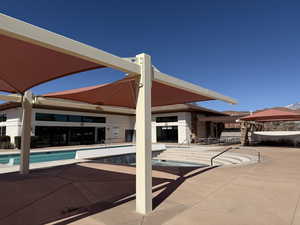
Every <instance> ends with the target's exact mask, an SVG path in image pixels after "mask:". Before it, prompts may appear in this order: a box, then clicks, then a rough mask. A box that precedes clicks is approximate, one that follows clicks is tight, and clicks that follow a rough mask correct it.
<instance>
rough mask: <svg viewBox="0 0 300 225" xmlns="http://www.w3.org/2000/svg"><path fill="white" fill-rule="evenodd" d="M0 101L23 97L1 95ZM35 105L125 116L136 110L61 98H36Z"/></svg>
mask: <svg viewBox="0 0 300 225" xmlns="http://www.w3.org/2000/svg"><path fill="white" fill-rule="evenodd" d="M0 100H2V101H10V102H19V103H21V102H22V96H21V95H17V94H12V95H1V94H0ZM34 104H35V105H41V106H56V107H69V108H74V109H85V110H97V111H99V112H102V111H103V112H112V113H125V114H135V109H130V108H126V107H117V106H106V105H93V104H88V103H83V102H77V101H71V100H66V99H60V98H48V97H41V96H36V97H35V98H34Z"/></svg>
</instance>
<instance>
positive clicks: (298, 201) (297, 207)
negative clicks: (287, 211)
mask: <svg viewBox="0 0 300 225" xmlns="http://www.w3.org/2000/svg"><path fill="white" fill-rule="evenodd" d="M299 203H300V194H299V197H298V200H297V203H296V207H295V210H294V213H293V217H292V220H291V225H295V224H294V222H295V217H296V213H297V210H298V209H299V210H300V208H299Z"/></svg>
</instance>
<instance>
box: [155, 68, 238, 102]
mask: <svg viewBox="0 0 300 225" xmlns="http://www.w3.org/2000/svg"><path fill="white" fill-rule="evenodd" d="M153 76H154V77H153V79H154V80H155V81H157V82H160V83H163V84H167V85H170V86H172V87H175V88H179V89H183V90H186V91H189V92H192V93H195V94H199V95H203V96H206V97H209V98H212V99H216V100H221V101H224V102H228V103H231V104H237V101H236V100H235V99H233V98H230V97H227V96H225V95H222V94H219V93H217V92H215V91H211V90H209V89H206V88H203V87H201V86H198V85H195V84H192V83H190V82H187V81H184V80H181V79H178V78H176V77H172V76H170V75H167V74H165V73H162V72H159V71H157V70H156V69H153Z"/></svg>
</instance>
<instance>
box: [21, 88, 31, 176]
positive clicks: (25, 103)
mask: <svg viewBox="0 0 300 225" xmlns="http://www.w3.org/2000/svg"><path fill="white" fill-rule="evenodd" d="M22 109H23V116H22V134H21V160H20V173H21V174H28V173H29V155H30V137H31V117H32V93H31V92H30V91H26V92H25V94H24V96H23V100H22Z"/></svg>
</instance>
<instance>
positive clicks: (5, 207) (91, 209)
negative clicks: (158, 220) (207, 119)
mask: <svg viewBox="0 0 300 225" xmlns="http://www.w3.org/2000/svg"><path fill="white" fill-rule="evenodd" d="M154 169H155V170H160V171H163V170H165V172H172V170H173V172H174V168H160V169H158V168H154ZM195 169H199V168H194V170H195ZM208 169H210V168H207V169H203V170H201V171H198V172H196V173H193V174H189V173H190V172H191V171H192V170H193V168H184V169H183V168H181V169H179V170H177V172H176V171H175V172H176V173H178V171H179V173H180V175H179V177H178V178H177V179H176V180H173V179H168V178H159V177H153V187H154V188H153V192H156V191H158V190H162V189H164V190H163V191H162V192H161V193H159V194H158V195H157V196H156V197H155V198H154V199H153V205H154V208H156V207H157V206H158V205H159V204H161V203H162V202H163V201H164V200H165V199H166V198H167V197H168V196H169V195H170V194H171V193H173V192H174V191H175V190H176V189H177V188H178V187H179V186H180V185H181V184H182V183H183V182H184V181H185V180H186V179H188V178H190V177H192V176H196V175H198V174H201V173H203V172H205V171H207V170H208ZM129 170H131V171H129ZM134 170H135V169H134V168H128V167H127V168H126V167H124V166H123V167H122V166H113V167H111V165H109V166H108V165H105V164H99V163H97V164H95V163H83V164H74V165H67V166H60V167H54V168H49V169H39V170H34V171H32V172H31V174H29V175H27V176H22V175H19V174H17V173H10V174H3V175H0V187H1V188H0V198H1V201H0V224H7V225H9V224H13V225H19V224H20V225H27V224H28V225H32V224H45V223H50V222H52V223H53V222H54V221H61V222H57V223H56V224H69V223H71V222H74V221H77V220H79V219H82V218H85V217H87V216H90V215H93V214H95V213H99V212H101V211H104V210H107V209H111V208H113V207H116V206H119V205H121V204H124V203H126V202H129V201H132V200H134V199H135V171H134Z"/></svg>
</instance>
